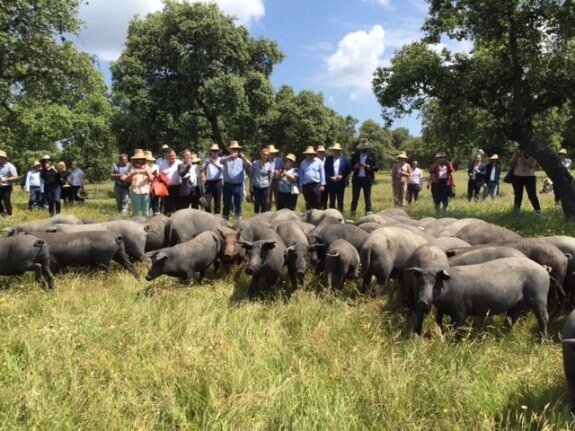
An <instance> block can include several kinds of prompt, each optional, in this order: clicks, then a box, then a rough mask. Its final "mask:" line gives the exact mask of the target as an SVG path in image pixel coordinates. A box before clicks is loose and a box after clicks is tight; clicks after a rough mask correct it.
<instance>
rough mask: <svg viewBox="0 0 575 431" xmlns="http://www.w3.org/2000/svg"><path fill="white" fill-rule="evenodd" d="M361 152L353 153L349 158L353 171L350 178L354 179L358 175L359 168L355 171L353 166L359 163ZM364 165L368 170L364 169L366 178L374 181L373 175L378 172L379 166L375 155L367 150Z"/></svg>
mask: <svg viewBox="0 0 575 431" xmlns="http://www.w3.org/2000/svg"><path fill="white" fill-rule="evenodd" d="M360 154H361V151H360V150H356V151H355V153H353V155H352V156H351V168H352V169H353V175H352V178H353V179H356V178H357V177H358V175H359V168H358V169H355V167H354V166H355V164H356V163H359V160H360V158H359V157H360V156H359V155H360ZM365 163H366V164H367V165H369V169H366V170H365V171H366V172H365V173H366V175H367V177H368V178H369V179H371V180H374V179H375V173H376V172H377V171H378V170H379V165H378V164H377V158H376V157H375V153H374V152H373V151H370V150H367V159H366V160H365Z"/></svg>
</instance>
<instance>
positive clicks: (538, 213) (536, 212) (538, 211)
mask: <svg viewBox="0 0 575 431" xmlns="http://www.w3.org/2000/svg"><path fill="white" fill-rule="evenodd" d="M535 215H538V216H542V215H543V214H542V213H541V210H537V211H535Z"/></svg>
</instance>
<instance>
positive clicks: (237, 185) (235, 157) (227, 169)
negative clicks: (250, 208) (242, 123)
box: [221, 141, 251, 221]
mask: <svg viewBox="0 0 575 431" xmlns="http://www.w3.org/2000/svg"><path fill="white" fill-rule="evenodd" d="M228 149H229V151H230V154H229V155H228V156H226V157H223V158H222V160H221V162H222V165H223V167H224V168H223V178H224V187H223V198H224V199H223V200H224V213H223V216H224V219H226V220H229V219H230V214H231V211H232V204H233V206H234V212H235V215H236V221H241V219H242V205H243V199H244V182H245V178H246V168H247V167H250V166H251V162H250V161H249V160H248V159H246V157H245V156H244V155H243V153H242V152H241V149H242V147H241V145H240V144H239V142H238V141H231V142H230V146H229V147H228Z"/></svg>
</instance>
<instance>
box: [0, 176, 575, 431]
mask: <svg viewBox="0 0 575 431" xmlns="http://www.w3.org/2000/svg"><path fill="white" fill-rule="evenodd" d="M457 184H458V193H459V195H458V196H457V197H456V198H455V199H454V200H453V201H452V203H451V205H450V207H451V210H450V216H454V217H459V218H461V217H479V218H483V219H486V220H488V221H492V222H496V223H499V224H501V225H503V226H506V227H509V228H511V229H513V230H516V231H518V232H520V233H521V234H524V235H532V236H542V235H550V234H569V235H572V234H573V232H574V229H575V228H574V226H573V225H572V224H570V223H569V224H568V223H566V222H564V220H563V217H562V214H561V212H560V210H559V209H558V208H557V207H555V205H554V203H553V197H552V196H551V195H540V198H541V201H542V206H543V213H544V216H543V217H539V216H536V215H535V214H533V210H532V208H531V206H530V204H529V202H528V201H527V199H525V202H524V210H523V211H522V212H521V213H519V214H514V213H512V212H511V205H512V192H511V189H510V187H509V186H508V185H504V186H503V191H502V195H501V197H500V198H498V199H496V200H494V201H492V200H487V201H484V202H479V203H468V202H467V200H466V199H465V198H464V196H463V194H464V192H465V189H466V181H465V179H464V176H463V174H462V173H458V174H457ZM88 191H89V193H90V196H91V197H92V199H90V200H89V202H88V203H87V205H85V206H83V207H78V208H74V209H65V212H74V213H76V214H77V215H79V216H80V217H84V218H90V219H102V220H104V219H107V218H108V217H110V216H111V215H113V213H114V202H113V200H112V199H110V198H109V197H108V193H109V191H110V186H109V185H104V186H100V187H99V191H98V198H95V195H96V193H95V187H94V186H90V187H89V188H88ZM347 194H348V197H347V198H348V200H349V197H350V196H349V195H350V191H348V193H347ZM14 198H15V201H16V210H15V215H14V217H13V218H12V219H0V228H2V227H5V226H8V225H10V224H14V223H16V222H17V221H20V220H31V219H37V218H40V217H45V216H47V212H46V213H44V212H41V213H39V212H34V213H28V212H26V211H25V207H26V206H25V195H24V194H23V193H21V192H20V191H18V192H16V193H15V196H14ZM391 202H392V199H391V185H390V181H389V177H385V176H382V177H381V178H380V179H379V181H378V185H377V186H376V187H375V189H374V204H375V208H374V210H376V211H377V210H381V209H384V208H388V207H390V206H391ZM359 210H362V207H361V206H360V208H359ZM249 211H251V206H250V205H246V213H249ZM408 212H409V213H410V214H411V215H412V216H413V217H414V218H420V217H424V216H433V215H434V213H433V205H432V203H431V199H430V197H429V193H428V192H427V191H426V190H424V191H423V194H422V197H421V200H420V202H418V203H417V205H414V206H413V207H412V208H409V209H408ZM246 215H247V214H246ZM139 272H140V273H141V274H142V275H144V274H145V268H144V267H140V268H139ZM208 278H209V280H208V281H207V282H205V283H204V284H203V285H202V286H198V287H194V288H185V287H182V286H181V285H180V284H179V283H178V282H176V281H175V280H172V279H169V278H160V279H158V280H157V281H155V282H154V283H152V284H150V283H147V282H145V281H140V282H138V281H136V280H135V279H134V278H133V277H131V276H130V275H129V274H128V273H126V272H125V271H123V270H120V269H118V268H117V267H113V269H112V270H111V271H109V272H88V271H85V272H82V271H79V272H66V273H64V274H60V275H58V276H57V278H56V290H55V291H54V292H45V291H44V290H42V289H41V288H40V287H39V286H38V285H36V284H35V283H34V282H33V277H32V275H31V274H27V275H25V276H24V277H22V278H20V279H3V280H1V281H0V286H1V287H2V290H0V346H1V350H0V352H1V353H0V357H1V362H2V368H1V370H2V371H1V372H0V383H1V384H0V428H2V429H41V430H50V429H57V430H66V429H70V430H72V429H74V430H77V429H86V430H100V429H102V430H104V429H105V430H123V429H143V430H148V429H159V430H164V429H165V430H172V429H225V430H228V429H249V430H252V429H255V430H275V429H298V430H312V429H313V430H315V429H329V430H332V429H338V430H339V429H344V430H345V429H381V430H500V429H501V430H556V429H570V428H572V427H574V426H575V425H574V424H573V423H570V422H569V421H570V418H569V415H568V411H567V407H566V406H567V401H568V399H567V387H566V384H565V381H564V377H563V371H562V362H561V349H560V344H559V343H558V342H557V341H558V332H559V331H560V329H561V326H562V322H563V320H564V318H559V319H557V320H555V321H553V322H552V323H551V325H550V332H551V334H552V335H553V339H552V340H551V341H548V342H545V343H543V344H541V343H538V342H537V336H536V331H537V329H536V326H537V325H536V322H535V319H534V318H533V317H532V316H530V317H529V318H527V319H524V320H522V321H520V322H518V324H517V325H516V326H515V328H513V330H512V331H509V330H507V329H505V328H504V325H503V321H502V319H501V318H499V317H490V318H487V319H476V320H474V321H473V322H470V323H472V325H471V328H470V331H469V334H468V336H467V337H466V338H465V339H464V340H462V341H460V342H457V341H456V340H455V338H454V337H453V336H451V334H449V333H447V334H445V335H442V334H441V333H440V332H439V330H438V328H437V327H436V326H435V325H434V323H433V322H432V319H431V318H428V320H427V321H426V325H425V327H424V331H425V336H423V337H418V336H414V335H412V332H411V331H412V328H413V321H412V319H411V317H409V316H406V315H405V313H404V312H403V311H402V310H401V309H400V308H399V307H398V306H397V304H396V300H395V299H394V298H393V297H391V296H386V297H385V298H383V299H382V300H376V299H370V298H362V297H358V296H357V295H356V294H355V291H354V286H349V288H348V290H346V291H345V292H343V293H341V294H338V295H333V294H329V293H326V292H324V291H323V290H322V286H323V284H324V280H322V279H316V278H314V277H313V276H311V275H309V276H308V279H307V280H306V284H305V288H304V289H302V290H299V291H297V292H296V293H295V294H294V295H293V296H292V297H291V298H283V297H282V298H278V299H276V300H273V301H272V300H267V301H261V302H249V301H246V300H245V299H244V293H245V290H246V289H247V283H248V279H247V277H246V276H244V275H243V274H241V273H239V272H235V273H232V274H225V275H224V276H217V275H215V274H210V275H209V277H208ZM285 281H286V280H284V282H285ZM150 286H151V288H149V289H148V287H150Z"/></svg>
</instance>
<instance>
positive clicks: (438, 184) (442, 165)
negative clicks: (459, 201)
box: [431, 152, 454, 215]
mask: <svg viewBox="0 0 575 431" xmlns="http://www.w3.org/2000/svg"><path fill="white" fill-rule="evenodd" d="M453 171H454V168H453V164H452V163H451V162H450V161H449V160H447V154H445V153H443V152H440V153H437V154H436V155H435V163H434V164H433V166H432V168H431V184H432V187H433V203H434V205H435V213H436V214H437V215H439V212H440V210H441V207H442V206H443V212H444V213H447V212H448V211H449V193H450V191H451V187H453V176H452V173H453Z"/></svg>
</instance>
